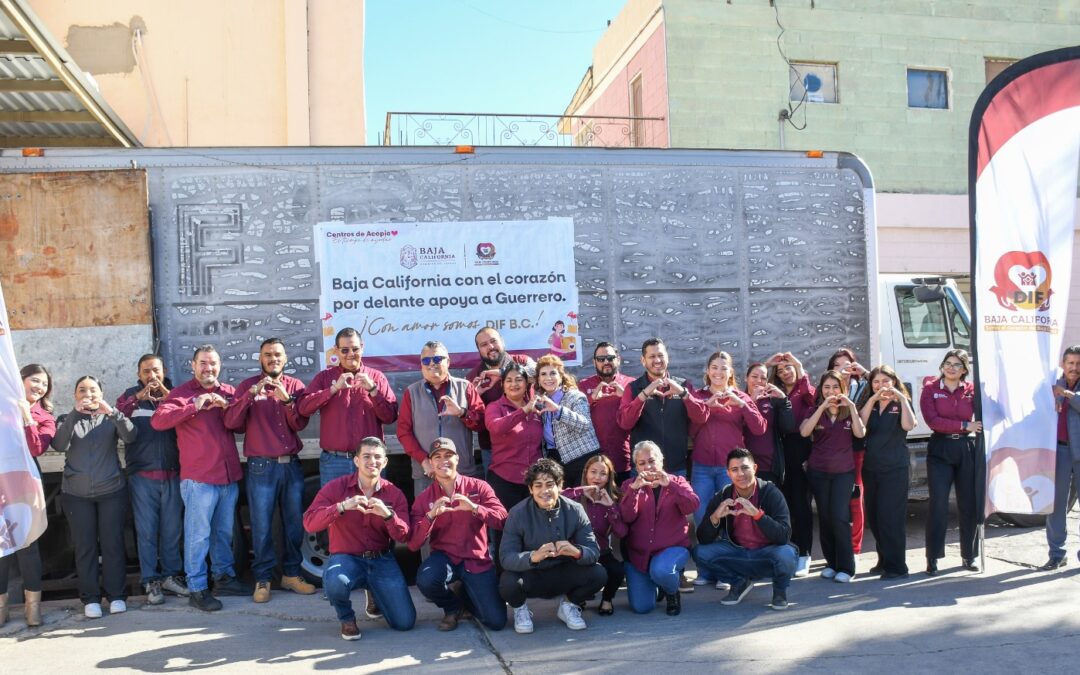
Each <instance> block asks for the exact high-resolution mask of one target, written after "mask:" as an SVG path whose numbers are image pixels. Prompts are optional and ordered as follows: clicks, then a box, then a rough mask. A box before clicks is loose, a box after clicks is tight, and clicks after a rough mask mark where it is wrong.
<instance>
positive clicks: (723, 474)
mask: <svg viewBox="0 0 1080 675" xmlns="http://www.w3.org/2000/svg"><path fill="white" fill-rule="evenodd" d="M730 484H731V478H730V477H729V476H728V473H727V467H725V466H713V465H711V464H695V465H694V472H693V473H692V474H691V477H690V487H691V488H693V490H694V494H696V495H697V496H698V499H699V500H701V504H699V505H698V507H697V510H696V511H694V522H695V523H700V522H701V521H702V520H703V519H704V518H705V507H707V506H708V505H709V500H710V499H712V498H713V495H715V494H716V493H717V492H720V491H721V490H723V489H724V488H725V487H726V486H728V485H730Z"/></svg>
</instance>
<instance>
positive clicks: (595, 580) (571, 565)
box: [499, 560, 607, 608]
mask: <svg viewBox="0 0 1080 675" xmlns="http://www.w3.org/2000/svg"><path fill="white" fill-rule="evenodd" d="M606 581H607V572H605V571H604V568H603V567H601V566H600V564H599V563H595V564H593V565H579V564H577V561H572V560H568V561H566V562H564V563H561V564H559V565H555V566H554V567H545V568H544V569H535V570H526V571H524V572H511V571H510V570H505V571H504V572H503V573H502V576H501V577H499V595H501V596H502V599H503V600H505V601H506V603H507V604H508V605H510V606H511V607H515V608H516V607H521V606H522V605H523V604H525V600H526V598H557V597H559V596H562V595H565V596H566V598H567V599H568V600H569V601H570V602H572V603H574V604H580V603H582V602H588V601H589V600H591V599H592V598H593V596H595V595H596V593H597V591H599V590H600V589H601V588H603V587H604V583H605V582H606Z"/></svg>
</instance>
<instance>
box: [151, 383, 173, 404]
mask: <svg viewBox="0 0 1080 675" xmlns="http://www.w3.org/2000/svg"><path fill="white" fill-rule="evenodd" d="M150 384H152V385H153V387H154V388H153V390H152V394H153V396H152V397H151V399H150V400H151V401H154V402H157V401H160V400H162V399H164V398H165V397H166V396H168V395H169V389H168V388H167V387H166V386H165V383H164V382H161V381H160V380H151V381H150Z"/></svg>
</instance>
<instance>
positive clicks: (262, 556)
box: [245, 457, 304, 581]
mask: <svg viewBox="0 0 1080 675" xmlns="http://www.w3.org/2000/svg"><path fill="white" fill-rule="evenodd" d="M245 487H246V488H247V500H248V508H249V509H250V511H251V548H252V550H253V551H254V557H255V560H254V564H253V565H252V571H253V572H254V574H255V581H270V580H271V579H272V578H273V572H274V565H275V564H276V563H277V554H276V552H275V550H274V507H276V506H277V505H278V504H280V505H281V528H282V532H283V534H284V537H283V539H284V540H283V541H282V542H281V544H282V551H281V552H282V561H281V571H282V574H284V575H285V576H287V577H295V576H299V575H300V560H301V555H300V544H301V542H303V540H304V523H303V518H304V508H303V504H302V502H303V500H304V470H303V469H301V468H300V460H298V459H297V458H296V457H293V458H292V461H290V462H289V463H288V464H279V463H278V461H277V459H276V458H271V459H267V458H266V457H250V458H248V461H247V481H246V482H245Z"/></svg>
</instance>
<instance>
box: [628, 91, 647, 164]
mask: <svg viewBox="0 0 1080 675" xmlns="http://www.w3.org/2000/svg"><path fill="white" fill-rule="evenodd" d="M643 107H644V106H643V105H642V103H641V73H638V75H637V77H635V78H634V79H632V80H630V117H644V116H645V114H644V111H643ZM630 145H631V146H633V147H635V148H640V147H642V146H644V145H645V120H641V119H634V120H631V121H630Z"/></svg>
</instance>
